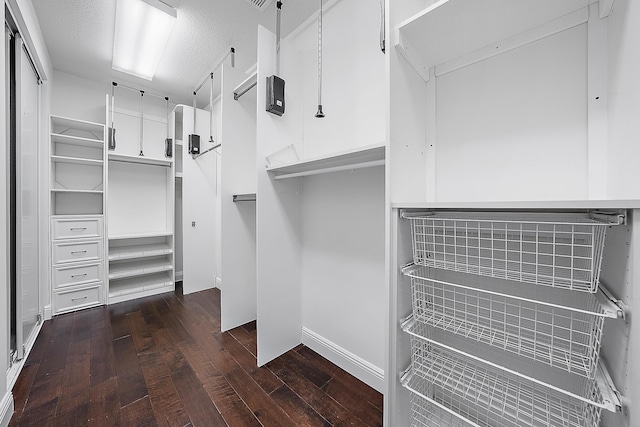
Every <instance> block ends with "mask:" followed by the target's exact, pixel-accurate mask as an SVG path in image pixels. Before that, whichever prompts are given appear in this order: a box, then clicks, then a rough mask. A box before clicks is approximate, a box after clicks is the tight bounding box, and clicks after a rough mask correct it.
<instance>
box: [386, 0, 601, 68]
mask: <svg viewBox="0 0 640 427" xmlns="http://www.w3.org/2000/svg"><path fill="white" fill-rule="evenodd" d="M594 2H595V1H594V0H562V1H558V0H536V1H524V2H523V1H513V0H483V1H476V0H440V1H438V2H436V3H435V4H433V5H431V6H429V7H427V8H425V9H423V10H422V11H420V12H419V13H417V14H415V15H414V16H412V17H411V18H409V19H407V20H406V21H404V22H402V23H401V24H400V25H398V26H397V27H396V34H395V40H396V41H395V43H396V47H397V48H398V49H399V51H400V52H401V53H402V54H403V55H404V56H405V57H406V58H407V59H408V60H409V62H411V63H412V65H413V66H414V68H416V70H417V71H418V72H419V73H420V74H421V75H422V76H423V77H424V78H425V80H428V78H429V69H430V68H431V67H435V66H438V65H441V64H444V63H446V62H448V61H451V60H454V59H456V58H460V57H463V56H465V55H467V54H470V53H472V52H476V51H478V50H480V49H482V48H488V49H493V50H494V51H496V53H500V52H501V51H504V49H505V46H502V45H496V44H497V43H498V42H501V41H504V40H506V39H509V38H512V37H514V36H516V35H518V34H521V33H523V32H525V31H527V30H531V29H534V28H536V27H539V26H541V25H543V24H547V23H549V22H551V21H553V20H556V19H557V18H560V17H563V19H564V20H566V21H567V22H566V26H567V28H568V27H570V26H571V25H575V24H576V23H573V24H571V21H573V20H575V19H583V22H584V21H586V19H587V18H588V13H587V10H586V9H585V10H583V11H582V15H584V17H572V16H567V15H569V14H571V13H572V12H576V11H578V10H580V9H584V8H586V7H587V6H589V4H591V3H594ZM611 3H613V0H603V1H601V2H600V16H601V17H602V16H603V15H605V14H608V11H606V9H607V8H609V9H610V7H611ZM557 25H563V23H559V24H557ZM546 31H553V30H552V29H547V30H546ZM494 54H495V53H494Z"/></svg>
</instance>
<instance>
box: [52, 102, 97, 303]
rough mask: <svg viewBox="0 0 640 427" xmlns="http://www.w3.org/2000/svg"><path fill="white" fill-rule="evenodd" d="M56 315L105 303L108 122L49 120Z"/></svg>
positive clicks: (53, 281)
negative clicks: (106, 143) (105, 147)
mask: <svg viewBox="0 0 640 427" xmlns="http://www.w3.org/2000/svg"><path fill="white" fill-rule="evenodd" d="M49 140H50V144H51V145H50V147H51V148H50V164H51V168H50V170H51V177H50V180H49V181H50V211H49V213H50V227H51V233H50V236H51V242H50V248H51V257H50V259H51V282H52V283H51V290H52V297H51V301H52V303H51V308H52V314H53V315H57V314H62V313H66V312H70V311H74V310H80V309H84V308H89V307H94V306H96V305H101V304H104V302H105V291H104V281H105V278H104V263H105V260H104V234H105V232H104V207H105V191H104V183H105V172H106V171H105V162H104V140H105V126H104V125H102V124H100V123H93V122H88V121H84V120H76V119H70V118H66V117H60V116H53V115H52V116H51V118H50V133H49Z"/></svg>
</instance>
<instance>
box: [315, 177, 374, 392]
mask: <svg viewBox="0 0 640 427" xmlns="http://www.w3.org/2000/svg"><path fill="white" fill-rule="evenodd" d="M303 189H304V193H303V194H304V196H303V203H302V214H303V218H304V221H303V242H304V245H303V254H302V283H303V286H302V325H303V327H304V328H306V329H309V330H311V331H313V332H314V333H315V334H318V335H319V336H322V337H324V338H325V339H326V340H328V341H330V342H331V343H333V344H334V345H336V346H338V347H340V348H342V349H344V350H347V351H349V352H350V353H352V354H355V355H357V356H358V357H360V358H361V359H363V360H365V361H366V362H369V363H370V364H371V365H374V366H375V367H378V368H379V369H380V370H381V371H383V370H384V360H385V352H386V337H385V323H386V318H385V316H383V315H381V314H382V313H384V311H385V310H386V293H385V280H384V233H383V232H382V230H383V229H384V221H385V213H384V209H383V206H384V168H383V167H375V168H367V169H358V170H354V171H345V172H338V173H333V174H327V175H324V176H310V177H305V178H304V181H303ZM356 195H357V196H356ZM354 197H357V200H355V199H354ZM381 385H382V383H381V382H380V387H378V388H379V389H381Z"/></svg>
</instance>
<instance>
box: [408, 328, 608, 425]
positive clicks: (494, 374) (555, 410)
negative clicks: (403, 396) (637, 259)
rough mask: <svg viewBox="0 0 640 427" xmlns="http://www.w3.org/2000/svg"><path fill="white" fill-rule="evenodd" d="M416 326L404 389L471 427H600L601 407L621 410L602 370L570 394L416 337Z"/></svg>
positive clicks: (413, 331)
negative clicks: (462, 420) (419, 394)
mask: <svg viewBox="0 0 640 427" xmlns="http://www.w3.org/2000/svg"><path fill="white" fill-rule="evenodd" d="M416 325H417V326H418V327H420V324H419V323H414V324H413V328H412V330H410V335H411V347H412V355H411V357H412V366H411V368H410V371H409V372H407V373H405V375H404V376H403V385H404V386H405V387H407V388H409V389H410V390H412V391H414V392H416V391H420V390H421V391H422V393H421V394H422V395H423V396H424V397H428V398H430V399H433V401H435V402H437V403H438V404H440V405H441V406H442V408H444V409H446V410H447V412H450V413H452V414H457V415H459V416H460V417H461V418H462V419H465V420H467V421H468V422H469V424H468V425H479V426H500V427H516V426H517V427H524V426H531V427H543V426H545V427H548V426H571V427H597V426H598V425H599V422H600V416H601V412H602V409H607V410H610V411H612V412H615V410H616V408H617V406H616V405H617V403H614V402H613V401H612V400H611V396H612V393H611V390H610V389H609V388H608V383H607V382H606V380H605V379H604V375H605V374H603V373H602V372H601V371H600V372H599V376H598V377H597V378H596V379H594V380H587V379H581V378H578V377H576V381H575V382H574V384H572V386H573V387H572V388H573V390H572V391H565V390H561V389H558V388H555V387H553V386H550V385H548V384H545V383H543V382H540V381H537V380H534V379H532V378H528V377H526V376H522V375H517V373H515V372H513V371H509V370H505V369H501V368H499V367H497V365H495V364H493V363H491V362H488V361H484V360H482V359H480V358H477V357H474V356H470V355H468V354H464V353H459V352H456V351H453V350H452V349H451V348H448V347H446V346H444V345H441V344H439V343H437V342H434V341H432V340H429V339H427V338H424V337H422V336H420V335H418V334H416V330H415V326H416ZM418 331H419V332H424V331H420V330H418ZM416 383H418V384H423V385H421V386H416ZM425 386H426V387H425ZM573 392H576V393H577V394H575V393H573ZM618 403H619V402H618ZM415 425H421V424H415ZM426 425H429V424H426ZM461 425H467V424H464V423H462V424H461Z"/></svg>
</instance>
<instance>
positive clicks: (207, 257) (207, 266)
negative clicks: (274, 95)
mask: <svg viewBox="0 0 640 427" xmlns="http://www.w3.org/2000/svg"><path fill="white" fill-rule="evenodd" d="M196 111H197V114H198V115H197V121H196V134H198V135H200V148H201V151H204V150H206V149H207V147H208V143H207V141H208V140H209V112H208V111H204V110H201V109H198V110H196ZM183 119H184V120H183V142H184V144H185V145H184V150H183V151H184V153H183V165H182V166H183V181H182V182H183V185H182V219H183V221H182V232H183V234H182V238H183V241H182V243H183V253H182V256H183V259H182V262H183V273H184V274H183V284H182V286H183V291H184V293H185V294H190V293H192V292H198V291H201V290H204V289H210V288H212V287H214V285H215V278H216V265H215V259H216V254H215V251H216V232H215V231H216V198H217V197H218V190H217V182H216V181H217V177H216V175H217V172H216V168H217V166H218V165H219V160H218V159H217V156H218V154H217V153H215V152H209V153H207V154H204V155H202V156H200V157H198V158H197V159H192V158H191V155H190V154H189V153H187V145H188V141H189V138H188V136H189V134H191V133H193V108H192V107H184V116H183ZM192 224H195V225H192Z"/></svg>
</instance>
